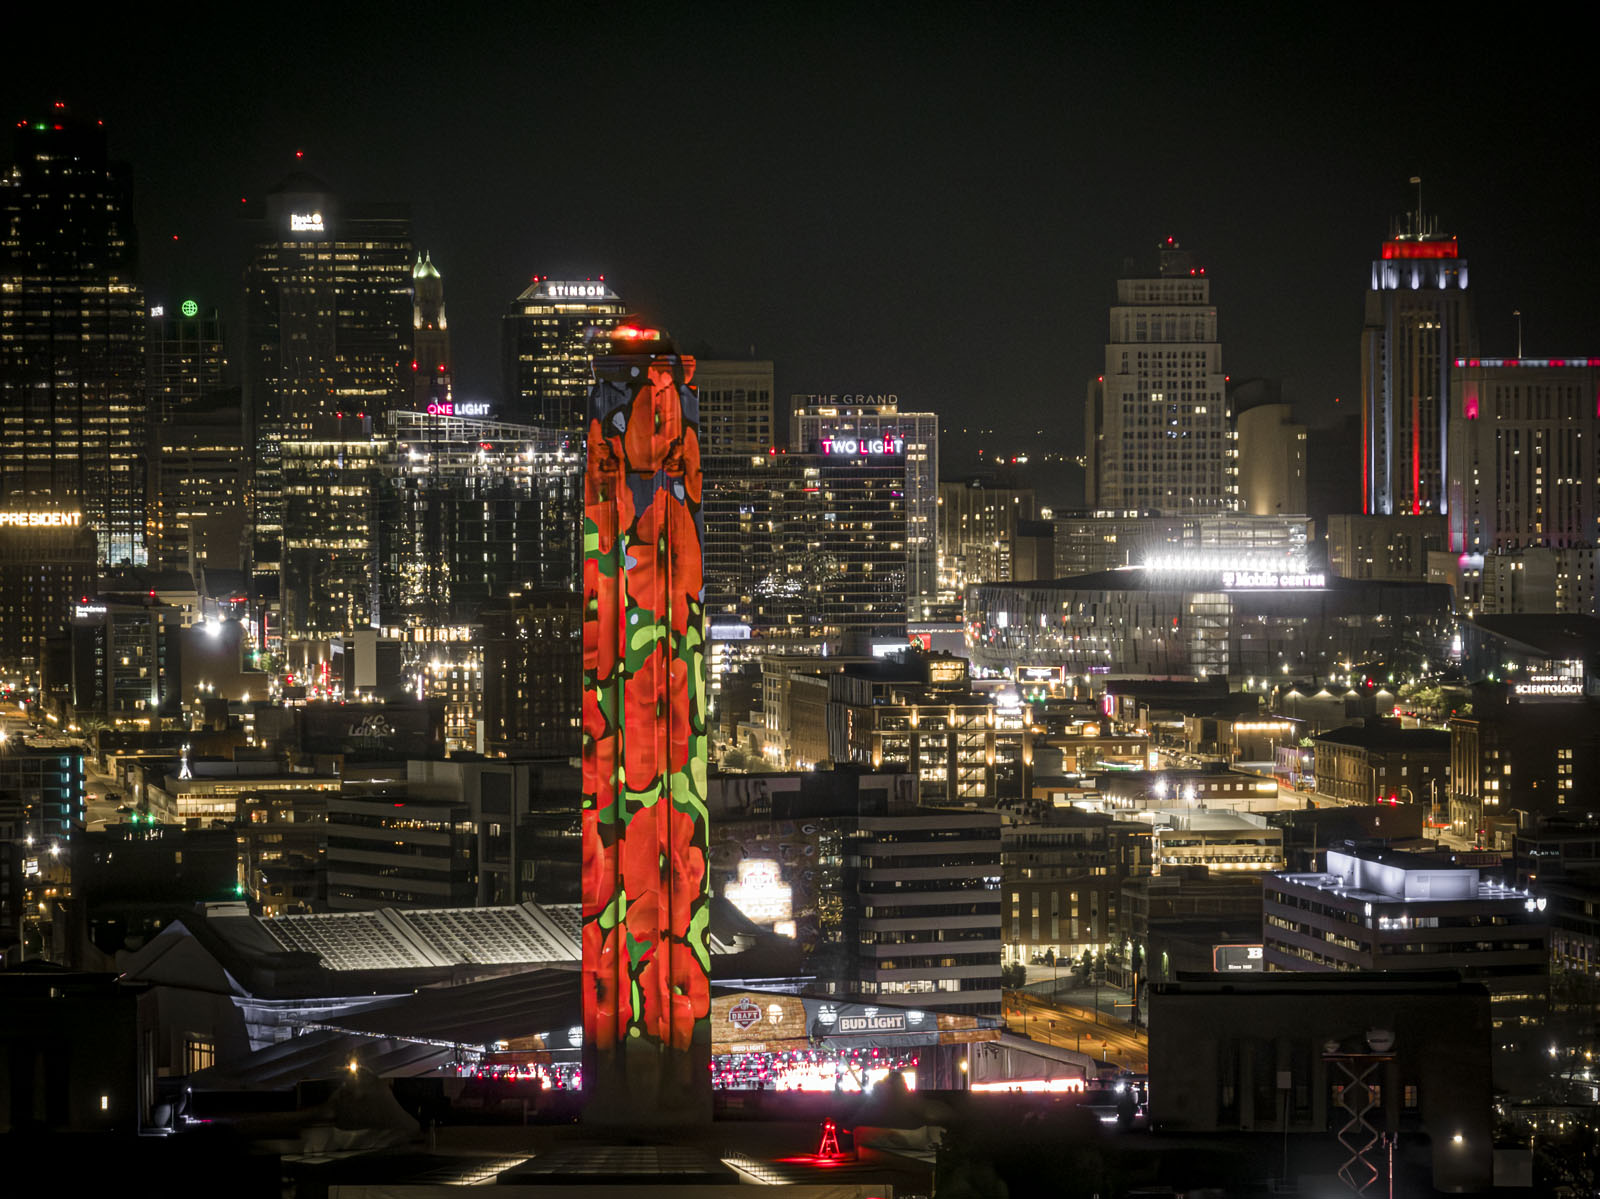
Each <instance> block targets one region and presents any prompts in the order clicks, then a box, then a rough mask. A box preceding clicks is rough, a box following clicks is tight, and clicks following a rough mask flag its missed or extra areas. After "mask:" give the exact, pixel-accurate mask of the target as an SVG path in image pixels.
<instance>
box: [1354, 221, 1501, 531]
mask: <svg viewBox="0 0 1600 1199" xmlns="http://www.w3.org/2000/svg"><path fill="white" fill-rule="evenodd" d="M1477 352H1478V333H1477V329H1476V327H1475V325H1474V322H1473V315H1472V297H1471V295H1470V294H1469V293H1468V291H1467V260H1466V259H1465V258H1462V257H1461V252H1460V249H1459V247H1458V246H1457V244H1456V239H1455V238H1454V237H1447V236H1445V235H1443V234H1441V233H1439V232H1438V229H1437V225H1436V223H1435V222H1434V221H1433V220H1432V218H1429V217H1424V216H1423V214H1422V209H1421V203H1420V189H1419V203H1418V207H1417V211H1416V212H1414V213H1411V214H1410V215H1409V216H1408V217H1407V218H1406V224H1405V225H1404V226H1403V227H1400V228H1397V229H1396V230H1395V233H1394V235H1393V236H1392V237H1390V238H1389V240H1388V241H1386V242H1384V243H1383V251H1382V257H1380V258H1378V259H1377V260H1376V261H1375V262H1373V264H1372V281H1371V285H1370V287H1369V288H1368V291H1367V316H1366V326H1365V328H1363V330H1362V332H1361V443H1362V445H1361V449H1362V461H1361V505H1362V510H1363V511H1365V512H1372V513H1382V514H1385V515H1391V514H1392V515H1399V514H1406V513H1409V514H1420V513H1424V512H1434V513H1437V512H1444V511H1445V510H1446V507H1447V504H1446V500H1445V479H1446V477H1447V475H1448V469H1447V467H1446V463H1445V455H1446V449H1447V446H1448V442H1449V438H1448V434H1447V426H1448V419H1449V408H1450V404H1449V400H1450V366H1451V363H1452V362H1453V361H1454V360H1455V359H1456V358H1464V357H1469V356H1471V355H1475V354H1476V353H1477Z"/></svg>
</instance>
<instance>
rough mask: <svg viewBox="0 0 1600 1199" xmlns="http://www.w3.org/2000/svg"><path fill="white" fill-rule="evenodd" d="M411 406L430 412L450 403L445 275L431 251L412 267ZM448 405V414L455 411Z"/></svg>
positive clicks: (448, 332) (420, 410)
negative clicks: (440, 273)
mask: <svg viewBox="0 0 1600 1199" xmlns="http://www.w3.org/2000/svg"><path fill="white" fill-rule="evenodd" d="M411 337H412V345H411V354H412V359H411V406H412V407H413V408H414V409H416V410H417V411H418V412H427V411H429V410H430V406H431V407H432V409H433V410H435V411H437V410H438V409H439V407H440V405H447V404H450V402H451V401H450V327H449V325H448V324H447V323H446V322H445V316H444V279H443V278H442V277H440V275H439V268H438V267H436V266H434V265H433V256H432V255H431V254H419V255H418V256H417V265H416V266H415V267H413V268H412V270H411ZM453 411H454V410H453V408H452V409H447V410H446V414H447V415H448V414H449V413H450V412H453Z"/></svg>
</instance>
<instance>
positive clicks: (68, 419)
mask: <svg viewBox="0 0 1600 1199" xmlns="http://www.w3.org/2000/svg"><path fill="white" fill-rule="evenodd" d="M15 138H16V156H15V159H14V161H13V163H12V165H11V166H10V168H9V169H0V507H4V508H11V509H21V508H27V509H33V510H44V509H55V510H62V511H65V510H73V511H81V512H82V513H83V521H84V523H85V524H87V525H88V526H90V527H91V528H93V529H94V532H95V537H96V539H97V540H98V543H99V553H100V557H101V559H102V561H104V562H107V563H111V564H115V563H121V562H134V563H142V562H143V561H144V521H145V486H146V476H145V397H144V365H145V364H144V337H145V328H144V323H145V315H144V297H143V294H142V293H141V291H140V289H139V284H138V282H137V279H136V271H137V245H138V241H137V238H136V237H135V235H134V228H133V184H132V176H131V174H130V172H129V170H128V168H127V166H126V165H125V164H123V163H118V162H112V161H110V159H109V158H108V155H107V147H106V131H105V129H104V128H103V127H102V126H101V124H100V123H99V122H97V121H87V120H79V119H77V118H75V117H73V116H71V115H69V113H68V112H67V110H66V108H65V106H64V105H59V104H58V105H57V106H56V107H55V109H54V110H53V111H52V112H51V114H50V116H49V117H48V118H47V119H44V120H37V121H23V122H19V123H18V125H17V128H16V131H15Z"/></svg>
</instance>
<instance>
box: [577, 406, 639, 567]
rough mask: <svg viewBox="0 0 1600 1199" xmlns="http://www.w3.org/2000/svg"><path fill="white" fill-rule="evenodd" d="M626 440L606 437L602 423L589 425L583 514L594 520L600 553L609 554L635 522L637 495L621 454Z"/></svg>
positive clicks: (590, 423) (584, 474) (594, 421)
mask: <svg viewBox="0 0 1600 1199" xmlns="http://www.w3.org/2000/svg"><path fill="white" fill-rule="evenodd" d="M621 446H622V439H621V438H620V437H605V436H603V435H602V432H601V429H600V422H599V421H598V420H592V421H590V422H589V438H588V452H589V460H588V463H587V465H586V466H585V468H584V472H583V514H584V516H586V517H587V518H588V519H589V520H592V521H594V524H595V529H596V530H597V531H598V533H599V538H600V552H601V553H602V554H609V553H610V552H611V551H612V548H613V547H614V546H615V544H616V540H617V534H618V533H620V532H622V531H624V530H625V529H627V528H628V526H629V525H631V524H632V523H633V493H632V491H631V490H630V489H629V488H628V486H627V482H626V473H625V471H624V469H623V464H622V455H621Z"/></svg>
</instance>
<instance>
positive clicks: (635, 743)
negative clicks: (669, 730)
mask: <svg viewBox="0 0 1600 1199" xmlns="http://www.w3.org/2000/svg"><path fill="white" fill-rule="evenodd" d="M666 685H667V658H666V647H665V646H662V645H660V644H657V645H656V646H654V647H653V648H652V649H651V650H650V651H649V652H648V653H647V654H646V655H645V658H644V660H643V661H642V662H640V664H639V669H637V670H635V671H634V672H633V673H632V674H631V675H629V676H628V677H627V678H626V679H624V680H623V682H622V709H623V722H624V728H625V729H626V730H627V731H626V732H625V733H624V735H623V738H622V742H623V752H624V755H625V757H624V768H625V771H626V777H627V783H628V786H629V787H631V788H633V790H635V791H643V790H644V789H645V788H646V787H648V786H649V785H650V781H651V780H652V779H654V778H655V777H656V776H657V775H659V774H660V773H661V770H662V766H663V764H664V762H665V759H666V728H665V725H666V722H667V721H666V710H667V705H666V702H665V700H666V696H665V695H664V693H663V689H664V688H665V687H666Z"/></svg>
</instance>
